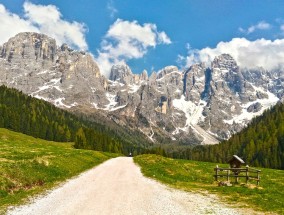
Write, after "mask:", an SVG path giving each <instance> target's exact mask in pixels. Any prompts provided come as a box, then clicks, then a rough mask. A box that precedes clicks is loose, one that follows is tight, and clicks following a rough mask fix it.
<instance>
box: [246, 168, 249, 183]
mask: <svg viewBox="0 0 284 215" xmlns="http://www.w3.org/2000/svg"><path fill="white" fill-rule="evenodd" d="M248 180H249V166H248V165H246V184H247V183H248Z"/></svg>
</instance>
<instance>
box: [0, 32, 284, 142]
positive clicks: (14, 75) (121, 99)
mask: <svg viewBox="0 0 284 215" xmlns="http://www.w3.org/2000/svg"><path fill="white" fill-rule="evenodd" d="M0 77H1V78H0V84H5V85H7V86H9V87H14V88H17V89H19V90H21V91H23V92H24V93H26V94H29V95H32V96H34V97H37V98H41V99H44V100H47V101H49V102H52V103H54V104H55V105H57V106H59V107H61V108H65V109H71V110H72V109H73V108H76V110H81V111H94V110H100V111H101V112H103V113H104V115H105V116H107V117H109V118H111V119H113V120H114V121H115V122H116V123H118V124H119V125H123V126H128V127H129V129H136V130H138V131H140V132H143V133H144V134H145V135H147V136H148V138H149V139H151V140H152V141H153V142H166V143H170V142H173V143H174V142H179V143H181V144H197V143H202V144H214V143H217V142H218V140H217V139H226V138H228V137H230V136H231V135H232V134H233V133H234V132H237V131H239V130H240V129H241V128H243V127H244V126H245V125H246V124H247V123H248V122H249V121H250V120H251V119H252V117H253V116H256V115H259V114H261V113H262V112H263V111H264V110H265V109H266V108H268V107H270V106H272V105H274V104H276V102H278V101H279V100H282V101H283V97H284V90H283V89H284V84H283V83H284V72H283V71H281V70H274V71H266V70H264V69H261V68H259V69H253V70H252V69H250V70H247V69H241V68H240V67H238V65H237V63H236V61H235V60H234V59H233V58H232V57H231V56H230V55H228V54H222V55H220V56H217V57H216V58H215V59H214V61H213V62H212V65H211V67H210V68H207V67H206V66H205V64H203V63H200V64H196V65H192V66H191V67H190V68H188V69H187V70H185V71H184V72H181V71H179V70H178V68H177V67H176V66H168V67H165V68H163V69H161V70H160V71H158V72H157V73H156V72H153V73H152V74H151V75H150V77H148V74H147V71H143V72H142V73H141V74H133V73H132V71H131V69H130V68H129V67H128V66H127V65H126V64H123V65H114V66H113V67H112V69H111V74H110V77H109V80H108V79H106V78H105V77H103V76H102V75H101V74H100V71H99V68H98V66H97V64H96V62H95V61H94V59H93V58H92V56H91V55H90V54H88V53H85V52H80V51H74V50H72V49H70V48H69V47H68V46H67V45H66V44H64V45H62V46H61V47H57V45H56V41H55V40H54V39H52V38H50V37H48V36H46V35H43V34H37V33H20V34H18V35H16V36H15V37H13V38H11V39H10V40H9V41H8V42H6V43H4V44H3V46H1V47H0Z"/></svg>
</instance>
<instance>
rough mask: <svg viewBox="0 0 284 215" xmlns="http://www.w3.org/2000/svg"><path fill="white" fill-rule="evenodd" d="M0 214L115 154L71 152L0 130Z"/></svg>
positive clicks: (60, 145) (55, 144)
mask: <svg viewBox="0 0 284 215" xmlns="http://www.w3.org/2000/svg"><path fill="white" fill-rule="evenodd" d="M0 149H1V150H0V173H1V174H0V214H2V213H3V214H4V212H5V211H6V210H7V208H8V207H9V206H12V205H16V204H21V203H24V201H25V200H27V198H29V197H30V196H33V195H34V194H39V193H42V192H44V191H45V190H48V189H50V188H51V187H54V186H56V185H58V184H59V182H62V181H64V180H66V179H68V178H71V177H73V176H76V175H78V174H79V173H81V172H83V171H85V170H87V169H90V168H92V167H94V166H96V165H98V164H100V163H102V162H104V161H106V160H107V159H109V158H113V157H116V156H118V154H113V153H107V152H97V151H93V150H79V149H74V147H73V143H63V142H53V141H46V140H42V139H39V138H34V137H31V136H28V135H25V134H21V133H17V132H14V131H10V130H7V129H4V128H0Z"/></svg>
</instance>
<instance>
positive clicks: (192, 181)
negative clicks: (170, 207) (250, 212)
mask: <svg viewBox="0 0 284 215" xmlns="http://www.w3.org/2000/svg"><path fill="white" fill-rule="evenodd" d="M134 161H135V162H136V163H137V164H138V165H140V166H141V167H142V172H143V174H144V175H145V176H147V177H151V178H154V179H157V180H159V181H161V182H163V183H165V184H168V185H171V186H173V187H175V188H179V189H183V190H187V191H198V192H200V191H201V192H203V191H209V192H210V193H215V194H218V195H219V196H221V198H222V199H223V200H225V201H227V202H231V203H233V202H234V201H235V200H236V199H237V202H238V206H240V207H252V208H254V209H255V210H260V211H266V212H268V211H270V212H276V213H279V214H284V202H283V198H284V189H283V187H284V171H283V170H274V169H264V168H260V169H261V171H262V172H261V181H260V186H259V187H256V186H254V185H255V182H254V181H250V185H249V186H233V187H218V186H217V183H216V182H214V177H213V174H214V171H213V169H214V167H216V164H215V163H207V162H198V161H188V160H174V159H169V158H164V157H161V156H157V155H140V156H137V157H135V158H134ZM220 166H221V167H222V166H224V167H227V165H224V164H223V165H220ZM242 180H244V179H242ZM242 180H241V181H240V184H241V183H242V182H244V181H242Z"/></svg>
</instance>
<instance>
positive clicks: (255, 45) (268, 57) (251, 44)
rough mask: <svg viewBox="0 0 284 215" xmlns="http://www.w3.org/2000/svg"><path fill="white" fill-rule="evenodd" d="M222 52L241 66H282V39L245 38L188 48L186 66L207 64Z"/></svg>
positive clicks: (271, 67)
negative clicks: (213, 45)
mask: <svg viewBox="0 0 284 215" xmlns="http://www.w3.org/2000/svg"><path fill="white" fill-rule="evenodd" d="M224 53H226V54H230V55H231V56H232V57H233V58H234V59H235V60H236V61H237V63H238V65H239V66H241V67H246V68H255V67H263V68H265V69H268V70H271V69H273V68H277V67H280V66H281V67H282V66H284V39H277V40H274V41H271V40H266V39H258V40H255V41H249V40H247V39H245V38H233V39H232V40H231V41H229V42H220V43H218V44H217V46H216V47H215V48H209V47H207V48H204V49H201V50H190V51H189V53H188V56H187V57H186V66H187V67H188V66H190V65H192V64H194V63H199V62H205V63H207V65H208V66H209V65H210V63H211V62H212V60H213V59H214V58H215V57H216V56H218V55H220V54H224ZM179 58H180V57H179Z"/></svg>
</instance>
